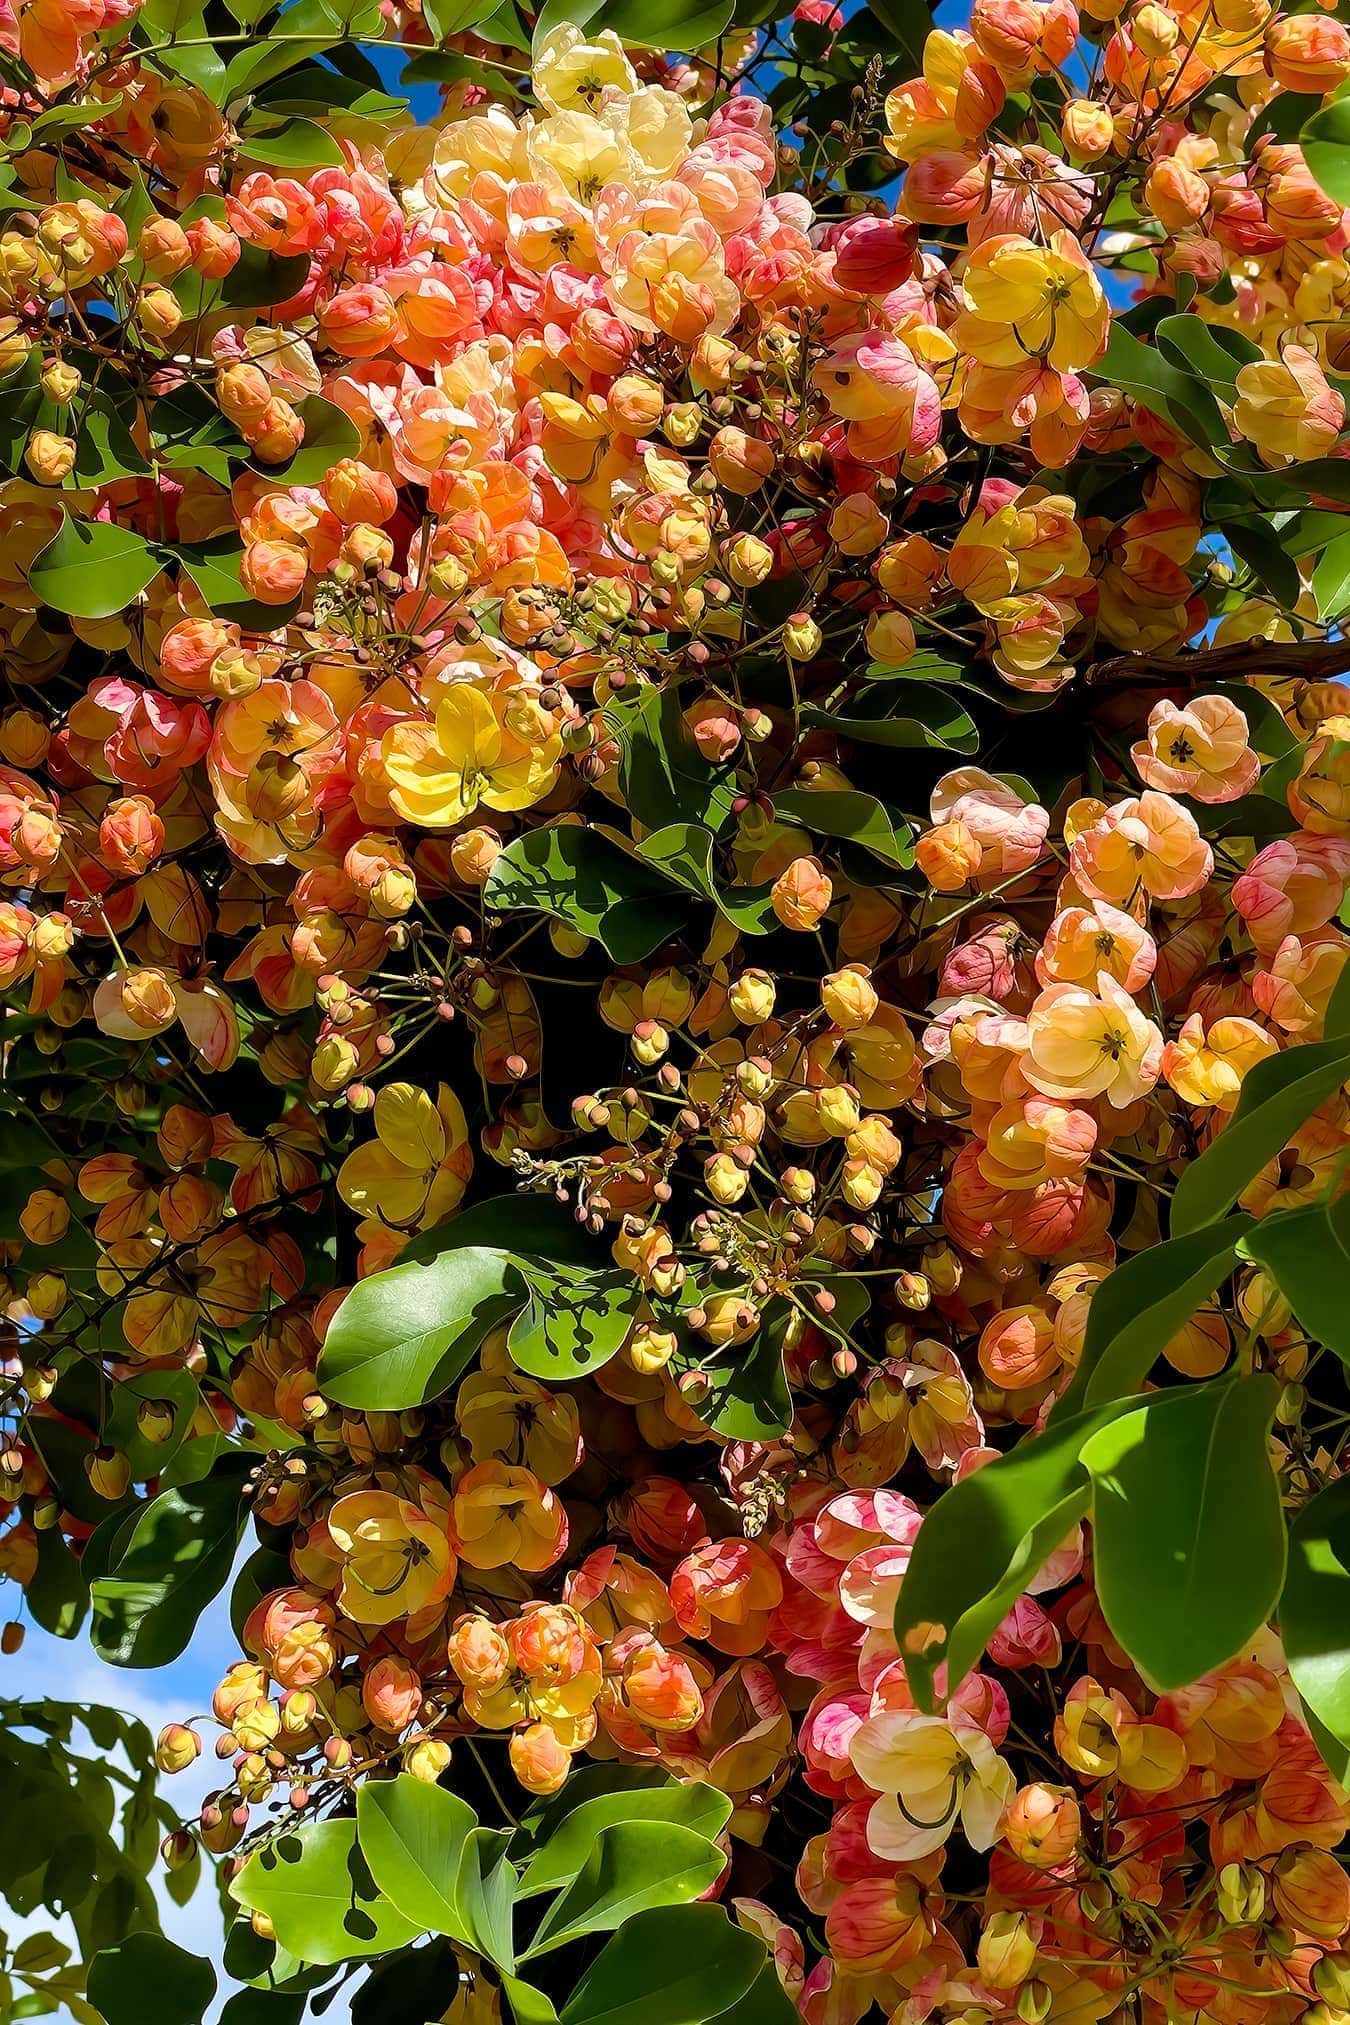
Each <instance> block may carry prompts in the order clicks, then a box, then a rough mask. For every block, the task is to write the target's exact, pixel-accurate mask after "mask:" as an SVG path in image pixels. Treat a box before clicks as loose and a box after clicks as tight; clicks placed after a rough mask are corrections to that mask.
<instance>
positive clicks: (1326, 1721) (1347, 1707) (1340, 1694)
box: [1280, 1477, 1350, 1749]
mask: <svg viewBox="0 0 1350 2025" xmlns="http://www.w3.org/2000/svg"><path fill="white" fill-rule="evenodd" d="M1280 1631H1281V1634H1282V1636H1283V1639H1284V1651H1285V1657H1286V1659H1287V1660H1288V1661H1289V1671H1290V1673H1291V1675H1292V1676H1293V1681H1294V1686H1295V1687H1296V1688H1297V1689H1298V1691H1299V1693H1300V1695H1301V1696H1302V1697H1303V1700H1304V1702H1305V1704H1306V1705H1307V1707H1308V1708H1309V1709H1310V1710H1311V1711H1312V1713H1313V1714H1314V1715H1315V1716H1316V1717H1317V1719H1318V1721H1319V1722H1320V1723H1321V1724H1322V1726H1323V1728H1324V1729H1325V1730H1326V1731H1328V1732H1329V1734H1330V1736H1331V1737H1333V1738H1334V1739H1335V1741H1336V1742H1337V1743H1338V1744H1339V1745H1341V1746H1342V1747H1343V1748H1344V1749H1350V1477H1338V1478H1337V1479H1336V1481H1335V1482H1334V1483H1329V1484H1327V1485H1326V1486H1325V1487H1324V1488H1323V1489H1322V1490H1320V1491H1319V1492H1318V1493H1317V1496H1316V1497H1315V1498H1312V1499H1311V1500H1310V1501H1309V1502H1308V1503H1307V1504H1306V1505H1305V1506H1304V1507H1303V1510H1302V1511H1301V1512H1300V1513H1299V1515H1298V1517H1297V1518H1296V1519H1295V1520H1294V1522H1293V1524H1292V1525H1291V1527H1290V1528H1289V1567H1288V1571H1287V1573H1286V1575H1285V1578H1284V1595H1283V1596H1282V1597H1281V1599H1280Z"/></svg>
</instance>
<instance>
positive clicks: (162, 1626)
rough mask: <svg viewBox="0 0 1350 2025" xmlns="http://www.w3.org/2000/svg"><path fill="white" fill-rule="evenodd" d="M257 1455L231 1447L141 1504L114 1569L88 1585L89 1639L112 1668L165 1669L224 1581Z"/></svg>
mask: <svg viewBox="0 0 1350 2025" xmlns="http://www.w3.org/2000/svg"><path fill="white" fill-rule="evenodd" d="M254 1461H255V1458H254V1457H252V1456H250V1455H247V1454H241V1453H239V1452H238V1451H235V1450H230V1451H227V1452H226V1453H225V1454H224V1455H222V1456H220V1457H219V1458H218V1459H217V1460H216V1462H215V1465H214V1467H213V1468H212V1469H211V1471H210V1473H209V1474H208V1475H206V1476H204V1477H201V1478H199V1479H198V1480H197V1481H195V1482H192V1483H187V1484H177V1485H175V1486H174V1487H173V1488H172V1489H170V1490H166V1491H161V1492H160V1494H159V1496H158V1497H157V1498H153V1499H152V1500H151V1501H150V1503H149V1504H148V1505H147V1506H146V1507H145V1508H144V1510H143V1511H142V1512H141V1514H140V1516H139V1517H138V1519H137V1520H136V1524H135V1526H134V1527H133V1528H132V1531H131V1534H130V1537H129V1539H128V1540H127V1543H126V1546H125V1547H124V1549H123V1550H122V1553H121V1554H120V1556H119V1557H118V1560H117V1563H116V1565H115V1567H114V1569H113V1571H112V1573H111V1574H109V1575H105V1576H101V1577H99V1579H98V1580H97V1581H95V1583H94V1584H93V1589H92V1597H93V1621H92V1625H91V1628H90V1639H91V1642H92V1644H93V1647H94V1650H95V1652H96V1653H97V1654H98V1656H99V1658H100V1659H104V1660H107V1661H108V1663H109V1664H110V1665H112V1666H137V1667H143V1666H167V1664H168V1662H169V1661H170V1660H172V1659H177V1657H178V1655H179V1654H180V1653H181V1652H184V1651H186V1649H187V1646H188V1642H189V1640H190V1639H191V1637H192V1633H193V1631H194V1630H195V1628H196V1624H197V1619H198V1618H199V1617H200V1616H201V1614H202V1612H203V1610H205V1608H206V1606H207V1604H208V1603H209V1602H210V1601H211V1599H212V1598H213V1597H214V1596H216V1595H217V1594H218V1593H219V1592H220V1590H221V1589H222V1588H223V1587H224V1585H225V1583H226V1582H227V1581H228V1579H229V1574H230V1569H231V1567H232V1565H233V1562H234V1556H235V1550H236V1548H237V1547H238V1545H239V1539H240V1535H241V1534H242V1532H243V1530H244V1506H243V1503H242V1501H241V1497H240V1493H241V1491H242V1489H243V1483H244V1478H245V1477H246V1475H247V1474H248V1472H249V1470H250V1469H251V1468H252V1467H253V1463H254Z"/></svg>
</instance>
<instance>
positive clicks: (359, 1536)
mask: <svg viewBox="0 0 1350 2025" xmlns="http://www.w3.org/2000/svg"><path fill="white" fill-rule="evenodd" d="M328 1531H329V1534H330V1536H331V1538H332V1541H333V1545H334V1546H335V1547H336V1548H337V1550H338V1554H339V1556H340V1559H341V1568H342V1586H341V1588H340V1589H339V1591H338V1603H339V1605H340V1606H341V1608H342V1609H343V1610H344V1611H345V1612H346V1614H347V1616H348V1617H350V1618H351V1619H352V1620H353V1622H354V1623H357V1624H390V1623H392V1622H393V1620H394V1619H395V1618H396V1617H411V1616H412V1615H413V1614H414V1612H415V1611H418V1610H421V1609H422V1608H423V1607H424V1606H425V1605H426V1604H428V1603H432V1602H434V1601H435V1600H436V1599H437V1598H438V1597H441V1596H446V1595H448V1594H449V1592H450V1589H451V1588H452V1587H453V1585H454V1580H455V1574H456V1563H455V1553H454V1549H453V1547H452V1546H451V1544H450V1536H449V1534H448V1532H447V1531H446V1530H445V1528H444V1527H443V1526H438V1525H437V1524H436V1523H435V1522H434V1521H433V1520H431V1519H429V1518H428V1517H427V1515H426V1513H425V1512H423V1511H422V1510H421V1508H420V1507H419V1506H417V1505H414V1504H410V1503H409V1501H408V1500H407V1499H406V1498H400V1497H396V1496H395V1495H394V1493H393V1492H392V1491H353V1492H352V1493H351V1494H350V1495H349V1496H348V1497H345V1498H339V1499H338V1501H337V1503H336V1504H335V1505H334V1506H333V1509H332V1511H331V1512H330V1513H329V1514H328Z"/></svg>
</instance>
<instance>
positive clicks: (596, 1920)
mask: <svg viewBox="0 0 1350 2025" xmlns="http://www.w3.org/2000/svg"><path fill="white" fill-rule="evenodd" d="M726 1861H727V1859H726V1856H725V1854H724V1852H723V1851H722V1850H720V1849H719V1848H718V1847H717V1845H716V1843H713V1842H709V1841H708V1839H707V1837H706V1836H703V1835H698V1834H696V1833H695V1832H694V1831H693V1830H692V1829H690V1828H681V1827H679V1826H677V1825H676V1824H675V1823H674V1822H670V1821H616V1822H614V1823H612V1824H611V1826H610V1827H608V1828H602V1829H601V1830H600V1831H599V1833H598V1834H597V1835H596V1837H595V1839H594V1841H593V1842H592V1844H591V1847H590V1849H589V1850H588V1852H587V1855H586V1859H585V1861H584V1863H583V1864H582V1866H581V1869H580V1870H579V1871H578V1872H577V1874H576V1876H575V1877H574V1878H573V1879H572V1881H571V1883H570V1884H569V1885H568V1886H567V1888H566V1890H565V1891H563V1892H561V1893H560V1894H559V1896H558V1897H557V1898H556V1899H555V1900H554V1901H553V1904H552V1905H551V1906H550V1907H549V1908H548V1911H547V1912H546V1913H545V1915H544V1917H543V1919H542V1920H541V1921H540V1923H539V1926H538V1928H537V1930H536V1932H535V1936H534V1939H533V1941H532V1942H531V1944H530V1947H529V1949H528V1950H527V1952H526V1954H525V1958H524V1959H525V1960H526V1961H529V1960H532V1959H533V1958H534V1957H535V1956H537V1955H543V1954H548V1953H550V1952H551V1951H552V1950H553V1949H554V1948H560V1947H563V1946H565V1945H566V1944H567V1942H569V1941H574V1940H579V1939H580V1938H581V1937H582V1935H583V1934H596V1933H612V1932H613V1931H614V1930H615V1928H616V1927H621V1926H622V1925H623V1924H624V1921H625V1920H628V1919H632V1918H633V1917H634V1916H635V1915H636V1914H638V1913H643V1912H648V1911H650V1910H652V1908H654V1907H656V1906H670V1905H688V1904H690V1903H691V1902H692V1901H693V1900H694V1899H696V1898H700V1897H701V1896H702V1894H703V1893H704V1892H705V1891H707V1890H708V1889H709V1888H710V1887H711V1886H712V1885H714V1884H715V1883H716V1882H717V1880H718V1878H719V1877H720V1876H721V1874H722V1872H723V1870H724V1869H725V1868H726Z"/></svg>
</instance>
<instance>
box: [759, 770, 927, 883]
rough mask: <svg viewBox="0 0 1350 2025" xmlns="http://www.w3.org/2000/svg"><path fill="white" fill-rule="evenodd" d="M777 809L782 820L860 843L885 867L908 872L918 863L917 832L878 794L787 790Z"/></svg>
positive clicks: (779, 797) (775, 800) (779, 796)
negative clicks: (915, 840) (890, 808)
mask: <svg viewBox="0 0 1350 2025" xmlns="http://www.w3.org/2000/svg"><path fill="white" fill-rule="evenodd" d="M773 807H774V814H775V815H776V816H777V817H779V818H780V820H782V821H784V822H789V823H801V824H802V825H803V827H804V828H805V829H808V830H811V831H812V832H814V834H815V835H816V836H818V837H837V838H838V839H840V841H841V842H845V843H850V844H857V845H858V847H859V848H860V849H861V850H864V851H870V852H871V853H872V855H873V856H874V857H876V858H880V859H881V861H882V863H883V864H887V865H896V866H900V867H902V868H906V869H907V868H908V867H909V866H910V865H912V864H913V863H914V833H913V831H912V830H911V829H910V827H909V825H908V823H906V822H905V821H904V820H903V819H902V818H897V817H895V816H893V815H892V814H891V811H890V810H889V809H888V808H887V807H886V805H885V803H884V802H879V801H878V800H877V799H876V797H875V796H874V795H865V794H859V793H858V792H857V791H856V790H855V789H853V788H844V789H837V790H836V789H833V788H830V789H826V788H787V789H785V790H784V791H783V792H781V793H779V794H776V795H775V796H774V797H773Z"/></svg>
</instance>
